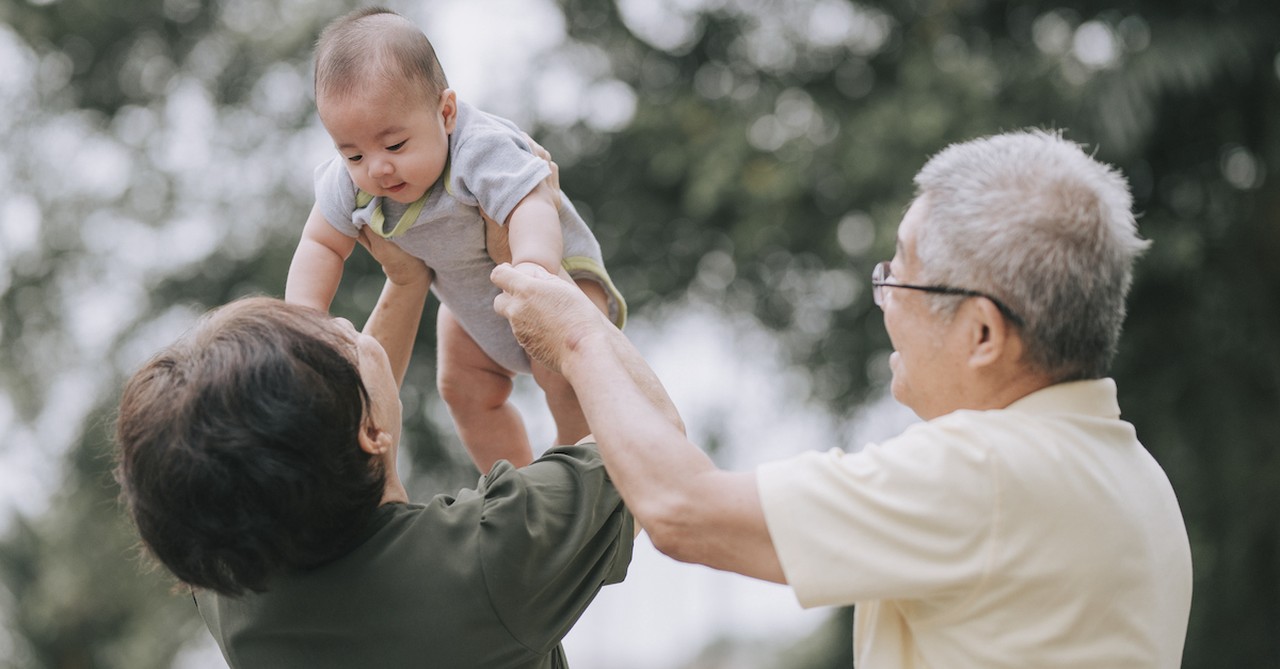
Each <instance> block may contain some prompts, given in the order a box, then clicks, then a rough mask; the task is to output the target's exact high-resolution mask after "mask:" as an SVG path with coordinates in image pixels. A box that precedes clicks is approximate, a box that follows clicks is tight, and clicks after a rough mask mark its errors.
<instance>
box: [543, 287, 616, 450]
mask: <svg viewBox="0 0 1280 669" xmlns="http://www.w3.org/2000/svg"><path fill="white" fill-rule="evenodd" d="M576 283H577V284H578V288H580V289H582V292H584V293H586V294H587V297H589V298H591V301H592V302H593V303H594V304H595V305H596V308H598V309H600V311H601V313H604V314H608V313H609V302H608V298H607V297H606V295H605V291H604V287H603V286H601V285H600V284H599V283H597V282H595V281H591V280H590V279H579V280H577V281H576ZM533 378H534V380H536V381H537V382H538V386H539V387H541V388H542V391H543V392H544V393H546V395H547V408H549V409H551V417H552V418H553V419H555V422H556V443H557V444H574V443H577V442H578V440H579V439H582V438H583V437H585V436H587V435H588V434H590V433H591V428H590V426H588V425H587V417H586V416H585V415H583V413H582V405H581V404H579V402H578V395H577V394H576V393H574V391H573V386H571V385H569V382H568V381H567V380H566V379H565V378H564V377H563V376H561V375H560V374H559V373H557V372H555V371H552V370H550V369H548V368H546V367H544V366H542V365H540V364H538V363H537V362H536V361H534V362H533Z"/></svg>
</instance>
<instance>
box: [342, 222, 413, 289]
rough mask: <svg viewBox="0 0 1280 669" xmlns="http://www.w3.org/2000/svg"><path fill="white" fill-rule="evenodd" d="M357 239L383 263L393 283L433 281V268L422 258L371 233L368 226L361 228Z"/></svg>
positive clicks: (407, 283) (405, 283)
mask: <svg viewBox="0 0 1280 669" xmlns="http://www.w3.org/2000/svg"><path fill="white" fill-rule="evenodd" d="M357 241H359V242H360V245H361V246H363V247H364V248H365V250H366V251H368V252H369V255H371V256H373V259H374V260H377V261H378V264H380V265H382V271H383V272H384V273H385V274H386V275H387V279H388V280H389V281H391V283H394V284H396V285H399V286H407V285H411V284H415V283H418V282H420V281H427V282H430V281H431V268H430V267H427V265H426V263H424V262H422V259H421V258H417V257H414V256H412V255H409V254H408V253H407V252H406V251H405V250H404V249H402V248H400V247H399V246H396V245H395V244H394V243H392V242H389V241H387V240H385V239H383V238H381V237H379V236H378V235H375V234H372V233H370V232H369V228H368V227H361V228H360V237H359V238H358V239H357Z"/></svg>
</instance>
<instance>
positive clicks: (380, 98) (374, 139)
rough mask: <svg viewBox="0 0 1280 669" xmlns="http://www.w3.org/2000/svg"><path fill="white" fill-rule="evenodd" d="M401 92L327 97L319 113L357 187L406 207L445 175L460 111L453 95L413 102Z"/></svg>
mask: <svg viewBox="0 0 1280 669" xmlns="http://www.w3.org/2000/svg"><path fill="white" fill-rule="evenodd" d="M399 93H400V94H399V95H396V92H394V91H386V92H382V93H378V94H374V95H364V94H362V93H352V94H347V95H325V96H322V97H321V98H320V99H319V100H317V109H318V110H319V112H320V121H321V122H322V123H324V127H325V129H326V130H328V131H329V136H330V137H332V138H333V144H334V146H336V147H337V149H338V152H339V153H341V154H342V156H343V158H345V159H346V164H347V171H348V172H349V173H350V174H351V180H352V181H354V182H355V184H356V186H357V187H358V188H360V190H363V191H365V192H367V193H369V194H371V195H381V196H385V197H389V198H391V199H392V200H395V201H396V202H400V203H403V204H408V203H410V202H413V201H415V200H417V199H419V198H421V197H422V196H423V194H424V193H426V192H427V190H428V189H430V188H431V186H432V185H433V184H434V183H435V182H436V181H437V180H438V179H439V178H440V174H441V172H443V171H444V165H445V162H446V160H447V158H448V156H449V134H450V133H451V132H453V128H454V125H455V123H456V121H457V115H458V107H457V102H456V99H455V96H454V94H453V91H452V90H446V91H444V92H443V93H441V95H440V98H439V99H437V100H430V101H414V103H410V102H408V101H406V99H405V97H406V96H405V95H404V93H403V91H401V92H399Z"/></svg>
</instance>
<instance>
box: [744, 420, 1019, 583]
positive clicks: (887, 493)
mask: <svg viewBox="0 0 1280 669" xmlns="http://www.w3.org/2000/svg"><path fill="white" fill-rule="evenodd" d="M946 432H947V430H946V428H940V427H937V426H934V425H930V424H922V425H917V426H913V427H912V428H911V429H909V430H908V431H907V432H905V433H903V435H901V436H900V437H898V438H896V439H894V440H892V441H889V442H885V443H884V444H881V445H875V444H872V445H869V446H867V447H866V448H865V449H863V450H862V451H859V452H857V453H852V454H850V453H845V452H844V451H842V450H839V449H832V450H830V451H827V452H825V453H820V452H810V453H805V454H802V455H799V456H796V457H794V458H791V459H788V460H784V461H781V462H776V463H770V464H767V465H764V466H762V467H760V469H759V470H758V472H757V473H758V476H757V481H758V483H757V485H758V487H759V492H760V499H761V504H762V506H763V508H764V515H765V522H766V524H767V526H768V529H769V534H770V537H771V538H772V540H773V544H774V547H775V550H776V551H777V554H778V559H779V561H780V562H781V564H782V569H783V572H784V574H785V575H786V577H787V582H788V583H789V584H790V585H791V587H792V589H793V590H794V592H795V594H796V598H797V599H798V600H799V602H800V604H801V605H802V606H804V607H813V606H832V605H847V604H852V603H854V602H859V601H870V600H878V599H913V598H917V597H924V596H930V597H946V596H947V595H952V596H955V597H957V598H959V597H963V596H964V594H965V593H967V592H969V591H971V590H972V589H973V588H974V587H976V586H977V585H978V584H979V583H980V581H981V579H982V577H983V575H985V574H986V573H987V571H988V570H989V567H990V560H991V559H992V552H993V548H994V544H995V539H996V535H997V533H998V532H999V530H1000V528H999V527H998V523H997V518H998V515H997V511H998V508H997V507H998V503H999V489H998V485H997V482H998V479H997V476H996V468H995V466H994V463H993V462H992V458H991V456H990V453H989V452H987V450H986V449H984V448H983V447H982V446H981V445H980V444H975V443H971V442H970V441H967V440H966V439H965V438H964V435H962V434H952V435H948V434H946Z"/></svg>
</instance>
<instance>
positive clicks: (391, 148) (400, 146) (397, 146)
mask: <svg viewBox="0 0 1280 669" xmlns="http://www.w3.org/2000/svg"><path fill="white" fill-rule="evenodd" d="M408 141H409V140H407V139H406V140H404V142H400V143H399V144H392V145H391V146H388V147H387V150H388V151H399V150H400V149H403V148H404V145H405V142H408Z"/></svg>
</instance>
